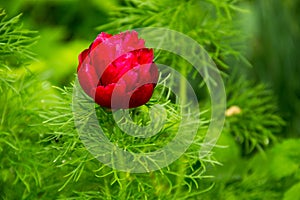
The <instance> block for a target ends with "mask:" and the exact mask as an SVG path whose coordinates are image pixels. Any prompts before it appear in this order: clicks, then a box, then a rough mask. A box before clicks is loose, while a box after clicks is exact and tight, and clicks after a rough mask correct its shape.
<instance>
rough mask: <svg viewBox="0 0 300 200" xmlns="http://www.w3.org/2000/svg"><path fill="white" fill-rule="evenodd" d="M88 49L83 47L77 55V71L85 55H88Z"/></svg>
mask: <svg viewBox="0 0 300 200" xmlns="http://www.w3.org/2000/svg"><path fill="white" fill-rule="evenodd" d="M89 53H90V50H89V49H85V50H84V51H82V52H81V53H80V54H79V56H78V60H79V64H78V67H77V72H78V71H79V69H80V67H81V65H82V63H83V62H84V60H85V59H86V57H87V56H88V55H89Z"/></svg>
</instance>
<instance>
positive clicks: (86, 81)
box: [78, 64, 99, 97]
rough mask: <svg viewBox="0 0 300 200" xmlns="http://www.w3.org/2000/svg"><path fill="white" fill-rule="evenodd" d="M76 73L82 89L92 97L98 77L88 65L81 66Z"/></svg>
mask: <svg viewBox="0 0 300 200" xmlns="http://www.w3.org/2000/svg"><path fill="white" fill-rule="evenodd" d="M81 66H82V67H80V70H79V71H78V80H79V83H80V85H81V87H82V89H83V90H84V91H85V92H86V93H87V94H88V95H89V96H90V97H93V96H94V94H95V89H96V87H97V84H98V81H99V80H98V75H97V73H96V71H95V68H94V67H93V66H92V65H89V64H82V65H81Z"/></svg>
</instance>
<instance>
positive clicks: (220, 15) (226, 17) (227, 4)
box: [98, 0, 247, 69]
mask: <svg viewBox="0 0 300 200" xmlns="http://www.w3.org/2000/svg"><path fill="white" fill-rule="evenodd" d="M240 2H242V1H239V0H238V1H218V0H201V1H196V0H190V1H181V0H175V1H174V0H160V1H158V0H151V1H142V0H126V1H125V5H124V6H122V7H117V8H116V9H115V10H114V11H113V12H111V16H110V22H109V23H107V24H104V25H101V26H99V27H98V30H100V31H106V32H111V33H116V32H121V31H125V30H131V29H134V28H141V27H166V28H170V29H172V30H176V31H179V32H182V33H184V34H186V35H188V36H190V37H191V38H193V39H195V40H196V41H197V42H198V43H199V44H201V45H202V46H203V47H204V48H205V50H206V51H208V52H209V54H210V56H211V57H212V58H213V60H214V61H215V63H216V64H217V65H218V67H219V68H221V69H228V68H229V66H228V64H226V62H225V60H226V59H227V58H228V57H235V59H240V60H243V61H246V60H245V59H244V57H243V55H242V54H241V53H240V51H239V49H240V48H241V46H242V42H243V41H244V39H245V35H243V34H241V33H242V32H241V31H240V30H239V29H238V28H235V22H236V21H237V18H236V17H237V16H239V15H238V14H240V13H247V10H244V9H242V8H241V7H240V6H239V3H240ZM234 19H235V20H234ZM181 67H182V68H183V67H185V66H181Z"/></svg>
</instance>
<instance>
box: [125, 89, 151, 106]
mask: <svg viewBox="0 0 300 200" xmlns="http://www.w3.org/2000/svg"><path fill="white" fill-rule="evenodd" d="M152 93H153V84H145V85H143V86H141V87H139V88H138V89H136V90H135V91H134V93H133V94H132V95H131V98H130V102H129V108H135V107H138V106H141V105H144V104H145V103H147V102H148V101H149V100H150V98H151V96H152Z"/></svg>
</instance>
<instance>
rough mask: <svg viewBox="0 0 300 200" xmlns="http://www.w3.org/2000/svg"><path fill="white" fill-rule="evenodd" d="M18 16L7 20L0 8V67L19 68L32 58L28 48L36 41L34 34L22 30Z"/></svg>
mask: <svg viewBox="0 0 300 200" xmlns="http://www.w3.org/2000/svg"><path fill="white" fill-rule="evenodd" d="M20 16H21V15H18V16H16V17H13V18H11V19H8V18H7V16H6V13H5V11H4V10H3V9H1V8H0V67H3V66H9V67H19V66H21V65H22V64H23V63H24V62H25V61H26V59H28V58H30V59H32V58H33V57H32V56H33V54H32V53H31V52H30V51H29V50H28V47H29V46H30V45H31V44H32V43H33V42H35V41H36V32H34V31H29V30H25V29H22V26H21V25H20V23H19V19H20Z"/></svg>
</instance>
